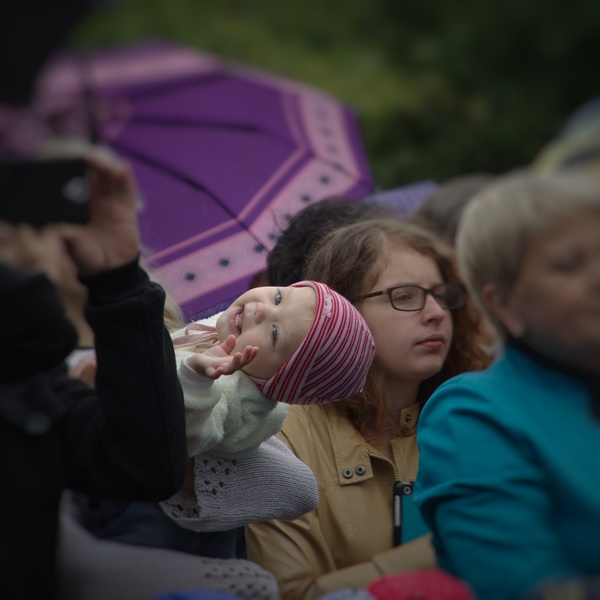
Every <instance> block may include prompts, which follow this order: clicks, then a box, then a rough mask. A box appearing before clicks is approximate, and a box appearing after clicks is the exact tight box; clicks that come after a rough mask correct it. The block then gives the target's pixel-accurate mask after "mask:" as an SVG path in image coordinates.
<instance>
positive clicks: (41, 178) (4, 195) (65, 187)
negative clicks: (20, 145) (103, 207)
mask: <svg viewBox="0 0 600 600" xmlns="http://www.w3.org/2000/svg"><path fill="white" fill-rule="evenodd" d="M86 173H87V165H86V162H85V160H83V159H82V158H69V159H59V160H44V161H0V219H3V220H5V221H11V222H13V223H22V222H25V223H31V224H32V225H37V226H41V225H46V224H48V223H53V222H66V223H80V224H83V223H86V222H87V221H88V218H89V214H88V202H89V199H90V183H89V180H88V178H87V175H86Z"/></svg>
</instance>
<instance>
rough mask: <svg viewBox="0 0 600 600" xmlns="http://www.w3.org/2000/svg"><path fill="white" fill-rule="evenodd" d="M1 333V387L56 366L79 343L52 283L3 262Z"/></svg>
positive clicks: (0, 310) (45, 278)
mask: <svg viewBox="0 0 600 600" xmlns="http://www.w3.org/2000/svg"><path fill="white" fill-rule="evenodd" d="M0 332H1V335H0V384H3V383H16V382H18V381H22V380H25V379H27V378H29V377H32V376H35V375H37V374H38V373H41V372H43V371H46V370H48V369H51V368H52V367H55V366H57V365H58V364H60V363H61V362H62V361H63V360H64V359H65V357H66V356H67V355H68V354H69V352H71V350H73V348H74V347H75V345H76V343H77V332H76V331H75V328H74V327H73V325H72V324H71V322H70V321H69V320H68V318H67V317H66V315H65V311H64V309H63V306H62V304H61V302H60V299H59V298H58V294H57V293H56V289H55V287H54V285H53V284H52V282H51V281H50V280H49V279H48V278H47V277H46V276H45V275H34V276H31V275H28V274H26V273H25V272H24V271H21V270H20V269H15V268H13V267H10V266H8V265H6V264H2V263H0Z"/></svg>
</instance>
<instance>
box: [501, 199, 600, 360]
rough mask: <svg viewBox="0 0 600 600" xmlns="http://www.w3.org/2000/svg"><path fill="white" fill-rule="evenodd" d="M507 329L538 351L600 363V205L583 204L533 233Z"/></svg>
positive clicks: (512, 298)
mask: <svg viewBox="0 0 600 600" xmlns="http://www.w3.org/2000/svg"><path fill="white" fill-rule="evenodd" d="M509 305H510V306H511V308H512V310H513V311H514V317H515V318H514V319H513V321H512V324H511V326H510V327H509V329H510V330H511V333H513V335H517V336H524V340H525V341H527V342H528V343H529V344H530V345H531V346H533V347H534V348H535V349H537V350H538V351H540V352H542V353H544V354H546V355H548V356H550V357H551V358H554V359H557V360H562V361H567V362H569V363H572V364H575V365H578V366H581V367H583V368H593V369H595V368H598V367H599V366H600V210H598V209H590V210H581V211H579V212H578V213H576V214H575V215H573V216H572V217H569V218H563V219H561V220H560V221H559V222H557V223H556V225H554V226H552V227H551V228H549V229H548V230H546V231H544V232H543V233H541V234H540V235H538V236H537V237H535V238H534V239H533V240H532V241H531V243H530V244H529V247H528V249H527V251H526V253H525V256H524V259H523V262H522V264H521V270H520V272H519V277H518V279H517V283H516V285H515V286H514V288H513V290H512V292H511V294H510V295H509Z"/></svg>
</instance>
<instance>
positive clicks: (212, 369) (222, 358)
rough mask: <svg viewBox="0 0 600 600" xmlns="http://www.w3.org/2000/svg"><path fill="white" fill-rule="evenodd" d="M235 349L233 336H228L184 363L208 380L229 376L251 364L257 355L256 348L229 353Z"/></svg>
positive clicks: (246, 348)
mask: <svg viewBox="0 0 600 600" xmlns="http://www.w3.org/2000/svg"><path fill="white" fill-rule="evenodd" d="M234 348H235V336H234V335H230V336H228V337H227V339H226V340H225V341H224V342H223V343H222V344H219V345H218V346H215V347H214V348H210V349H209V350H205V351H204V352H201V353H197V354H194V355H192V356H190V357H189V358H188V359H187V360H186V363H187V365H188V367H191V368H192V369H194V371H196V373H200V375H204V376H205V377H208V378H209V379H218V378H219V377H221V375H231V374H232V373H235V372H236V371H238V370H239V369H242V368H243V367H245V366H246V365H247V364H249V363H250V362H252V360H253V359H254V357H255V356H256V355H257V354H258V347H257V346H246V347H245V348H244V351H243V352H236V353H235V354H234V355H233V356H230V355H229V353H230V352H231V351H232V350H233V349H234Z"/></svg>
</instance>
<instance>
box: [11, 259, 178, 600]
mask: <svg viewBox="0 0 600 600" xmlns="http://www.w3.org/2000/svg"><path fill="white" fill-rule="evenodd" d="M11 271H12V273H11ZM0 277H1V278H2V281H1V282H0V328H1V331H2V335H1V338H2V341H1V342H0V355H1V356H2V358H4V357H5V356H6V355H7V353H6V349H7V348H10V347H11V344H12V348H13V351H14V350H15V348H18V349H19V352H15V354H14V356H13V359H12V360H7V362H6V363H3V364H0V449H1V453H0V454H1V458H0V478H1V481H2V484H1V491H0V573H1V575H0V590H2V597H3V598H44V599H45V598H52V597H54V595H55V593H56V591H55V589H56V588H55V580H54V557H55V548H56V537H57V522H58V518H57V512H58V502H59V499H60V494H61V492H62V490H63V489H64V488H71V489H73V490H75V491H80V492H83V493H87V494H91V495H94V496H98V497H103V498H109V499H114V500H141V501H157V500H162V499H165V498H168V497H170V496H172V495H173V494H174V493H175V492H176V491H177V490H178V489H179V488H180V487H181V486H182V485H183V482H184V480H185V476H186V473H187V464H188V459H187V452H186V441H185V418H184V406H183V395H182V393H181V389H180V387H179V381H178V379H177V371H176V366H175V358H174V353H173V346H172V343H171V340H170V337H169V335H168V333H167V331H166V329H165V328H164V325H163V306H164V291H163V290H162V288H161V287H160V286H159V285H157V284H153V283H150V281H149V280H148V278H147V276H146V274H145V273H144V272H143V271H142V270H141V269H140V268H139V267H138V266H137V261H136V262H134V263H130V264H129V265H125V266H123V267H120V268H118V269H114V270H112V271H108V272H106V273H102V274H100V275H97V276H95V277H92V278H88V279H87V280H83V281H84V283H85V284H86V285H88V287H89V290H90V295H89V302H88V305H87V307H86V318H87V319H88V321H89V323H90V325H91V327H92V329H93V330H94V334H95V340H96V353H97V360H98V372H97V377H96V385H97V388H96V389H95V390H94V389H91V388H90V387H88V386H87V385H85V384H84V383H82V382H80V381H76V380H73V379H70V378H69V377H68V375H67V371H66V367H65V366H64V364H63V363H62V362H61V361H62V359H63V358H64V356H66V353H67V352H68V351H70V350H71V349H72V348H73V347H74V340H70V343H69V344H67V343H66V342H67V340H68V338H69V334H66V336H65V337H64V338H63V337H61V335H60V334H58V331H59V330H60V329H61V327H62V325H64V323H62V320H63V319H64V318H65V317H64V314H62V313H61V311H60V310H59V309H58V306H59V305H58V304H57V302H58V299H57V298H56V294H55V291H54V289H53V287H52V286H51V285H50V284H49V282H48V281H47V280H46V279H45V277H43V276H40V277H34V278H27V279H25V280H23V277H22V275H19V272H17V271H15V270H13V269H8V268H6V267H3V268H2V270H1V271H0ZM32 290H33V291H32ZM23 307H26V310H21V309H22V308H23ZM31 322H34V323H35V326H33V327H32V326H30V323H31ZM61 323H62V325H61ZM67 329H68V328H67ZM42 333H44V334H45V335H42ZM23 336H24V337H25V339H23ZM27 342H28V343H29V344H31V345H32V346H33V348H32V347H29V348H28V345H27ZM23 361H25V364H23ZM24 370H25V371H28V376H27V377H25V373H24ZM17 375H18V377H17Z"/></svg>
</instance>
